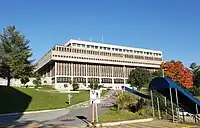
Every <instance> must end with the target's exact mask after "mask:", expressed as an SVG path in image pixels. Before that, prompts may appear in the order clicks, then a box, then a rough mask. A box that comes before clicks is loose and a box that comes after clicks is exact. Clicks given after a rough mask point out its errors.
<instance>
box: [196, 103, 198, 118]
mask: <svg viewBox="0 0 200 128" xmlns="http://www.w3.org/2000/svg"><path fill="white" fill-rule="evenodd" d="M196 113H197V114H196V117H197V122H198V121H199V120H198V114H199V112H198V105H197V104H196Z"/></svg>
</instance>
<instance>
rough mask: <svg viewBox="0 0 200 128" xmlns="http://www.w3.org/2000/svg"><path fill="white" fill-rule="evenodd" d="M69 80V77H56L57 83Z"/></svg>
mask: <svg viewBox="0 0 200 128" xmlns="http://www.w3.org/2000/svg"><path fill="white" fill-rule="evenodd" d="M70 80H71V78H70V77H57V83H69V82H70Z"/></svg>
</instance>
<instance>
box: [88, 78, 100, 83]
mask: <svg viewBox="0 0 200 128" xmlns="http://www.w3.org/2000/svg"><path fill="white" fill-rule="evenodd" d="M92 82H94V83H99V78H88V83H92Z"/></svg>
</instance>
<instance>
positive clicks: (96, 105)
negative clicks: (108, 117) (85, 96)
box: [95, 104, 98, 123]
mask: <svg viewBox="0 0 200 128" xmlns="http://www.w3.org/2000/svg"><path fill="white" fill-rule="evenodd" d="M97 107H98V104H95V113H96V123H98V111H97Z"/></svg>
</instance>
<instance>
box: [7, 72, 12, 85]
mask: <svg viewBox="0 0 200 128" xmlns="http://www.w3.org/2000/svg"><path fill="white" fill-rule="evenodd" d="M10 79H11V77H10V71H9V72H8V76H7V86H10Z"/></svg>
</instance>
